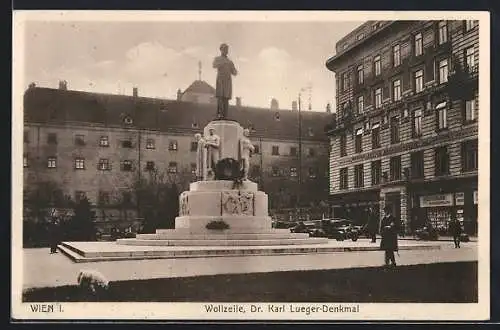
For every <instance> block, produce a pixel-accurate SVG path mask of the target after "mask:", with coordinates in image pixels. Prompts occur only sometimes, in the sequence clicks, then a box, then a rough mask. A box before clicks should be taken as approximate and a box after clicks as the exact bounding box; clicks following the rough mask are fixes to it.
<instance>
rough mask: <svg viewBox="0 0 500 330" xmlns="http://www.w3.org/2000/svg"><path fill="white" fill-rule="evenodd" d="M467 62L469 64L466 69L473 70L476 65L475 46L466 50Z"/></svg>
mask: <svg viewBox="0 0 500 330" xmlns="http://www.w3.org/2000/svg"><path fill="white" fill-rule="evenodd" d="M465 64H466V65H467V68H466V69H467V70H468V71H471V70H472V68H473V67H474V46H473V47H469V48H467V49H466V50H465Z"/></svg>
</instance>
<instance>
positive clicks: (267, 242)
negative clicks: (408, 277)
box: [116, 235, 328, 246]
mask: <svg viewBox="0 0 500 330" xmlns="http://www.w3.org/2000/svg"><path fill="white" fill-rule="evenodd" d="M326 242H328V240H327V239H325V238H309V237H306V238H280V237H273V236H272V235H270V236H269V237H260V238H259V237H256V238H255V239H237V238H230V239H226V238H224V237H210V238H208V239H195V238H186V239H151V238H149V239H141V238H122V239H119V240H117V241H116V243H117V244H120V245H139V246H140V245H146V246H272V245H278V246H280V245H305V244H322V243H326Z"/></svg>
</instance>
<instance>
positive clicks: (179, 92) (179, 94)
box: [177, 88, 182, 101]
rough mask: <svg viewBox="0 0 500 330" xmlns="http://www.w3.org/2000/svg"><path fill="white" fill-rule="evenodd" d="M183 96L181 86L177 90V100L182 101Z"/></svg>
mask: <svg viewBox="0 0 500 330" xmlns="http://www.w3.org/2000/svg"><path fill="white" fill-rule="evenodd" d="M181 98H182V92H181V89H180V88H179V89H178V90H177V101H180V100H181Z"/></svg>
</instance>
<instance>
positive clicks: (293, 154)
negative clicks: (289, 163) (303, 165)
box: [290, 147, 297, 156]
mask: <svg viewBox="0 0 500 330" xmlns="http://www.w3.org/2000/svg"><path fill="white" fill-rule="evenodd" d="M290 156H297V147H290Z"/></svg>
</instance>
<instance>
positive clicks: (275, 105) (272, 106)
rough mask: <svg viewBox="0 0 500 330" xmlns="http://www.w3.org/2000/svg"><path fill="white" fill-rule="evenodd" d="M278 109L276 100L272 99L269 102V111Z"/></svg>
mask: <svg viewBox="0 0 500 330" xmlns="http://www.w3.org/2000/svg"><path fill="white" fill-rule="evenodd" d="M278 109H279V104H278V100H276V99H274V98H273V99H272V100H271V110H278Z"/></svg>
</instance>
